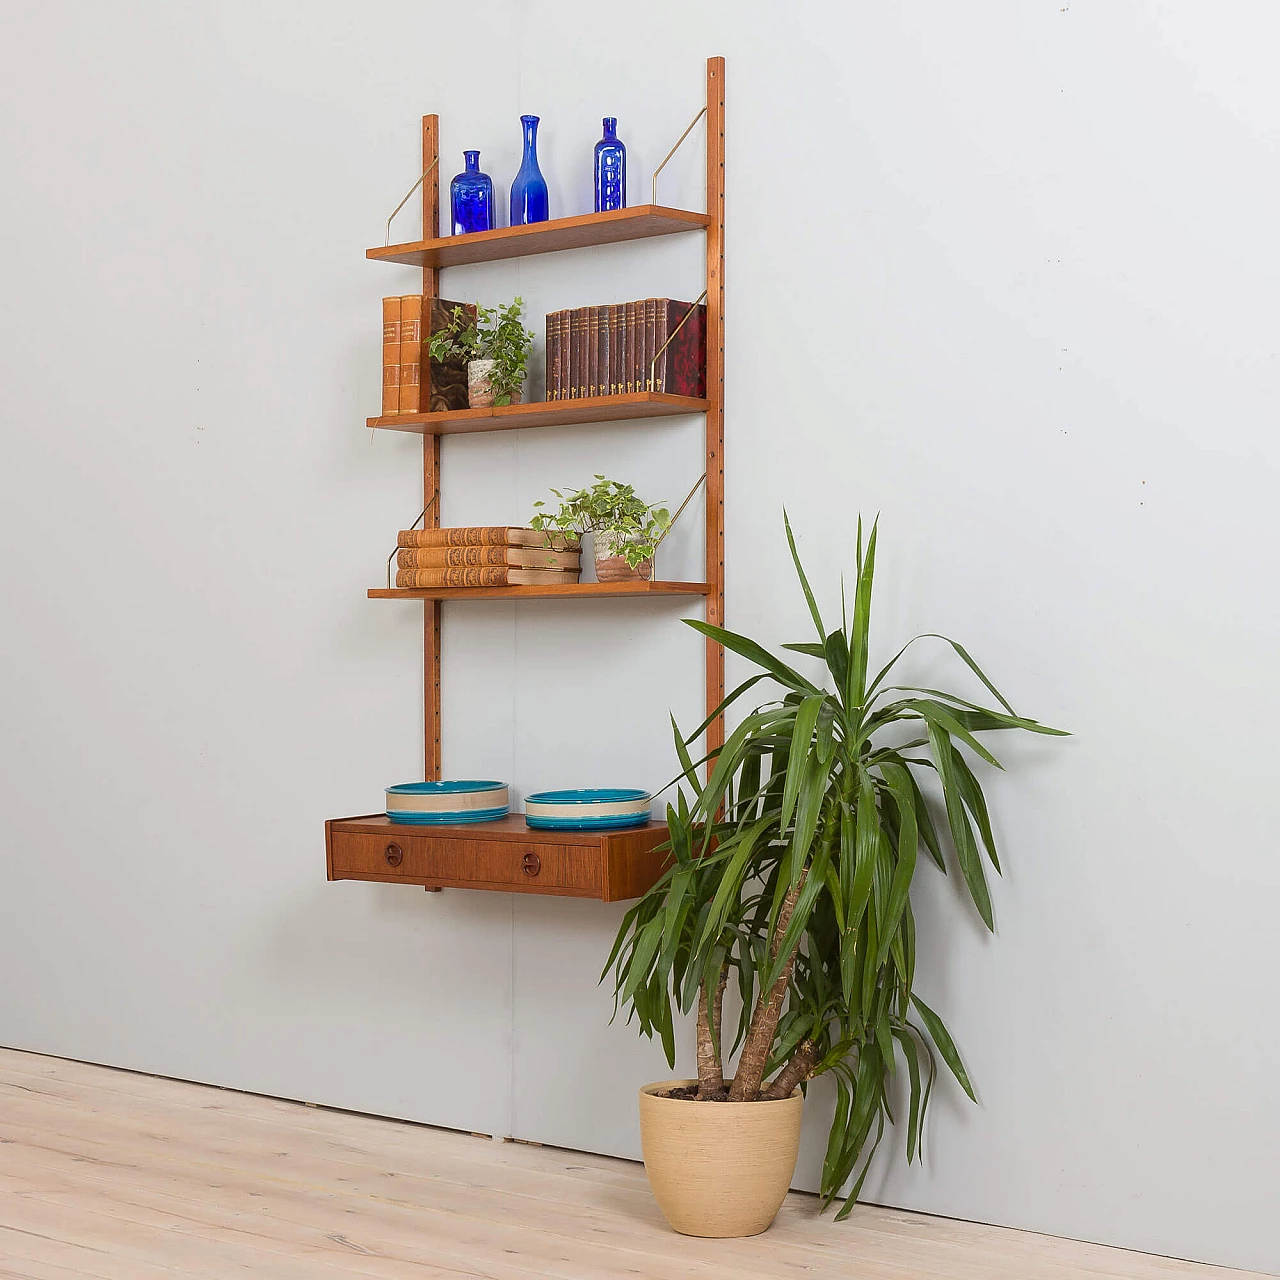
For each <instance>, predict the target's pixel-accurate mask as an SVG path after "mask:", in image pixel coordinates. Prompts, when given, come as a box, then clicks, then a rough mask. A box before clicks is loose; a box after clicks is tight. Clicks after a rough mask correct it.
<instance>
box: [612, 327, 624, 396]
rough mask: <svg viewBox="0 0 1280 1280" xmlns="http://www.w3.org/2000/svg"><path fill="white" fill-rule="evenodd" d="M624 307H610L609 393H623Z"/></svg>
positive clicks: (613, 394) (615, 394)
mask: <svg viewBox="0 0 1280 1280" xmlns="http://www.w3.org/2000/svg"><path fill="white" fill-rule="evenodd" d="M621 370H622V308H621V307H620V306H618V305H617V304H614V305H612V306H610V308H609V394H610V395H611V396H617V395H621V394H622V385H621V383H622V373H621Z"/></svg>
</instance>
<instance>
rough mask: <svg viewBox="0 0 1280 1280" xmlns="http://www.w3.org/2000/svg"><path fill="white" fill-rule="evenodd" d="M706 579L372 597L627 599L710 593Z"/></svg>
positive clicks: (392, 590)
mask: <svg viewBox="0 0 1280 1280" xmlns="http://www.w3.org/2000/svg"><path fill="white" fill-rule="evenodd" d="M711 591H712V588H711V587H710V586H709V585H708V584H707V583H705V582H570V583H565V584H564V585H563V586H559V587H429V588H427V589H426V590H418V591H411V590H409V589H408V588H405V587H389V588H388V587H371V588H370V589H369V599H370V600H626V599H632V598H634V597H636V596H706V595H710V594H711Z"/></svg>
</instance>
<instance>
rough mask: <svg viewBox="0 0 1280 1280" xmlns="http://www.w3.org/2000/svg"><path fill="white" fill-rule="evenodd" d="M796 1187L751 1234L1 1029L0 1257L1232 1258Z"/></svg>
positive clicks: (529, 1163)
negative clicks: (725, 1235)
mask: <svg viewBox="0 0 1280 1280" xmlns="http://www.w3.org/2000/svg"><path fill="white" fill-rule="evenodd" d="M816 1206H817V1201H816V1200H815V1199H814V1198H813V1197H812V1196H805V1195H799V1194H792V1195H791V1196H790V1197H789V1199H788V1201H787V1204H786V1206H785V1207H784V1209H783V1210H782V1213H781V1214H780V1216H779V1218H778V1221H777V1223H776V1224H775V1225H774V1227H773V1229H772V1230H771V1231H769V1232H768V1233H767V1234H766V1235H763V1236H758V1237H756V1238H755V1239H752V1240H725V1241H719V1240H693V1239H688V1238H686V1237H683V1236H677V1235H675V1234H673V1233H672V1232H671V1231H669V1230H668V1229H667V1227H666V1226H665V1224H664V1223H663V1221H662V1217H661V1215H660V1214H659V1212H658V1209H657V1206H656V1205H655V1204H654V1202H653V1199H652V1197H651V1196H650V1194H649V1191H648V1188H647V1186H646V1184H645V1179H644V1170H643V1169H642V1168H641V1167H640V1166H639V1165H636V1164H632V1163H630V1162H629V1161H625V1160H611V1159H607V1158H605V1157H602V1156H591V1155H582V1154H579V1153H576V1152H570V1151H562V1150H559V1149H556V1148H551V1147H534V1146H525V1145H522V1144H518V1143H501V1144H500V1143H495V1142H492V1141H490V1140H488V1139H484V1138H476V1137H472V1136H470V1135H467V1134H460V1133H454V1132H451V1131H449V1130H441V1129H430V1128H425V1127H423V1126H418V1125H408V1124H400V1123H396V1122H394V1121H388V1120H377V1119H372V1118H369V1117H365V1116H356V1115H349V1114H346V1113H342V1112H333V1111H324V1110H320V1109H317V1108H313V1107H304V1106H301V1105H299V1104H297V1103H289V1102H280V1101H276V1100H274V1099H270V1098H261V1097H256V1096H253V1095H250V1094H243V1093H235V1092H231V1091H227V1090H221V1089H213V1088H208V1087H205V1086H202V1085H194V1084H185V1083H181V1082H178V1081H173V1080H163V1079H157V1078H155V1077H153V1076H142V1075H135V1074H133V1073H131V1072H125V1071H113V1070H110V1069H108V1068H104V1067H93V1066H87V1065H85V1064H82V1063H75V1062H67V1061H65V1060H62V1059H57V1058H45V1057H39V1056H36V1055H34V1054H26V1053H17V1052H14V1051H12V1050H4V1049H0V1277H5V1278H10V1277H24V1278H26V1280H80V1278H82V1277H86V1276H96V1277H103V1278H104V1280H160V1278H161V1277H174V1276H179V1277H181V1276H202V1277H224V1276H234V1277H241V1278H243V1277H249V1276H252V1277H255V1278H257V1277H270V1278H271V1280H360V1278H361V1277H386V1278H387V1280H391V1278H396V1280H398V1278H400V1277H406V1278H407V1277H414V1280H425V1278H426V1277H450V1278H454V1280H456V1278H457V1277H473V1276H483V1277H490V1278H491V1280H527V1278H528V1277H533V1276H555V1277H562V1278H563V1280H619V1278H621V1277H634V1276H643V1277H652V1278H654V1280H659V1278H660V1280H712V1278H714V1277H730V1276H732V1277H734V1278H735V1280H755V1278H757V1277H759V1278H761V1280H764V1278H766V1277H767V1278H769V1280H774V1278H776V1277H788V1278H790V1280H794V1277H796V1276H797V1275H803V1276H807V1277H811V1278H812V1280H825V1278H826V1277H833V1278H834V1277H840V1278H841V1280H850V1278H852V1277H857V1280H879V1278H881V1277H883V1278H884V1280H914V1278H916V1277H926V1276H928V1277H936V1276H946V1277H948V1278H949V1280H978V1278H979V1277H981V1280H1006V1278H1007V1280H1059V1278H1061V1280H1067V1277H1072V1278H1075V1277H1080V1276H1082V1275H1084V1276H1088V1277H1091V1278H1092V1280H1103V1278H1105V1277H1116V1278H1124V1280H1175V1278H1179V1280H1194V1278H1195V1277H1200V1278H1201V1280H1232V1278H1233V1277H1235V1278H1239V1277H1243V1276H1244V1275H1245V1273H1244V1272H1238V1271H1227V1270H1224V1269H1221V1268H1216V1267H1201V1266H1196V1265H1194V1264H1191V1263H1187V1262H1176V1261H1171V1260H1167V1259H1162V1258H1156V1257H1152V1256H1150V1255H1146V1254H1136V1253H1126V1252H1124V1251H1122V1250H1118V1249H1107V1248H1103V1247H1101V1246H1097V1245H1086V1244H1078V1243H1075V1242H1072V1241H1067V1240H1058V1239H1054V1238H1051V1237H1047V1236H1037V1235H1032V1234H1030V1233H1027V1232H1019V1231H1010V1230H1006V1229H1004V1228H999V1227H985V1226H979V1225H975V1224H972V1223H964V1222H955V1221H950V1220H947V1219H942V1218H929V1217H925V1216H923V1215H920V1214H911V1213H903V1212H899V1211H896V1210H890V1209H881V1208H876V1207H874V1206H859V1208H858V1209H857V1210H855V1212H854V1214H853V1215H852V1217H851V1218H850V1219H849V1221H848V1222H846V1223H842V1224H840V1225H838V1226H837V1225H836V1224H834V1223H833V1222H832V1221H831V1215H830V1214H828V1215H827V1216H825V1217H823V1218H819V1217H817V1215H816Z"/></svg>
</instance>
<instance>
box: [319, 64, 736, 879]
mask: <svg viewBox="0 0 1280 1280" xmlns="http://www.w3.org/2000/svg"><path fill="white" fill-rule="evenodd" d="M706 117H707V210H706V212H705V213H697V212H694V211H693V210H689V209H670V208H666V207H664V206H662V205H657V204H648V205H640V206H638V207H635V208H630V209H617V210H613V211H612V212H609V213H593V214H584V215H583V216H581V217H574V218H557V219H555V220H554V221H549V222H540V223H535V224H533V225H532V226H523V227H503V228H500V229H497V230H494V231H482V232H479V233H476V234H474V235H465V236H441V235H440V182H439V164H438V161H439V148H438V142H439V127H438V118H437V117H436V116H433V115H431V116H423V118H422V169H423V173H424V174H425V175H426V179H425V180H424V181H423V183H422V234H423V238H422V239H421V240H419V241H417V242H415V243H412V244H395V245H387V246H385V247H383V248H380V249H369V250H368V251H367V252H366V255H365V256H366V257H368V258H370V259H372V260H373V261H376V262H396V263H408V264H409V265H412V266H418V267H421V268H422V294H423V297H425V298H435V297H438V296H439V293H440V287H439V285H440V279H439V277H440V269H441V268H442V267H455V266H462V265H464V264H466V263H472V262H493V261H497V260H499V259H504V258H521V257H527V256H529V255H531V254H537V253H555V252H559V251H561V250H566V249H570V250H571V249H583V248H592V247H595V246H598V245H606V244H619V243H622V242H624V241H629V240H644V239H648V238H650V237H652V236H664V235H673V234H677V233H681V232H702V233H704V235H705V237H706V255H707V256H706V263H707V325H706V335H707V338H706V341H707V370H706V385H707V394H706V399H705V400H697V399H690V398H688V397H685V396H672V395H663V394H659V393H655V392H641V393H639V394H634V395H623V396H598V397H593V398H591V399H579V400H555V401H550V402H544V403H541V404H522V405H508V406H506V407H504V408H497V409H459V410H452V411H449V412H446V413H405V414H395V415H390V416H387V417H379V418H370V419H369V420H368V425H369V426H370V427H377V428H386V429H389V430H393V431H410V432H416V433H419V434H421V436H422V492H423V506H424V507H426V508H427V511H426V515H425V517H424V519H425V527H427V528H438V527H439V524H440V503H439V497H440V439H441V437H442V436H445V435H452V434H458V433H464V432H473V431H511V430H518V429H525V428H532V427H541V426H561V425H565V424H576V423H593V422H600V423H612V422H627V421H634V420H637V419H641V418H662V417H674V416H676V415H678V414H689V413H701V414H703V415H704V416H705V421H706V437H705V440H706V445H705V457H704V469H705V472H706V539H705V572H704V575H703V581H701V582H621V583H600V582H582V583H577V584H575V585H572V586H559V587H481V588H440V589H436V590H427V591H407V590H391V589H387V590H383V589H380V588H374V589H373V590H371V591H370V592H369V596H370V597H371V598H372V599H377V600H419V601H422V602H424V609H425V623H424V636H423V677H424V679H423V694H424V696H423V703H424V705H423V720H424V738H425V743H424V746H425V750H424V755H425V762H424V769H423V776H424V777H425V778H427V779H429V780H430V779H436V778H439V777H440V609H441V604H442V602H443V601H445V600H494V599H510V600H521V599H523V600H553V599H554V600H618V599H635V598H640V597H653V598H657V597H676V598H679V597H685V598H687V597H690V596H702V597H703V598H704V599H705V601H706V618H707V621H708V622H711V623H714V624H716V625H717V626H723V625H724V458H723V450H724V59H723V58H709V59H708V60H707V106H706ZM695 123H696V121H695ZM687 132H688V131H687V130H686V135H687ZM681 141H683V138H682V139H681ZM678 145H679V144H678V143H677V146H678ZM669 158H670V156H668V159H669ZM663 163H665V161H664V162H663ZM659 167H661V166H659ZM703 643H704V656H705V660H706V708H707V715H708V716H710V715H711V713H712V712H713V711H714V710H715V709H716V708H717V707H718V706H719V705H720V702H721V701H722V700H723V698H724V650H723V648H722V647H721V646H720V645H718V644H716V643H715V642H714V641H712V640H704V642H703ZM723 742H724V718H723V716H719V717H717V718H715V719H714V720H712V721H711V723H710V725H709V727H708V729H707V734H706V748H707V751H708V752H711V751H714V750H716V749H717V748H718V747H720V746H721V745H722V744H723ZM665 839H666V827H665V826H664V825H663V824H662V823H649V824H648V825H647V826H644V827H639V828H636V829H634V830H632V831H621V832H613V833H582V832H563V831H556V832H547V831H542V832H539V831H531V830H529V829H528V828H526V826H525V825H524V818H523V815H520V814H513V815H512V816H510V817H508V818H504V819H502V820H501V821H499V822H492V823H476V824H474V825H465V826H454V827H419V826H397V825H396V824H394V823H392V822H391V821H390V820H389V819H388V818H386V817H381V816H374V817H368V818H341V819H334V820H333V821H330V822H328V823H326V825H325V841H326V847H327V852H328V872H329V879H330V880H376V881H384V882H390V883H408V884H418V885H425V886H426V887H427V888H430V889H436V888H465V889H497V890H501V891H505V892H516V893H550V894H559V895H562V896H571V897H580V898H597V899H601V900H603V901H605V902H613V901H616V900H619V899H623V898H634V897H638V896H639V895H640V894H642V893H643V892H644V891H645V890H646V889H647V888H649V886H650V885H651V884H653V882H654V881H655V880H656V879H657V877H658V876H659V875H660V874H661V872H662V868H663V866H664V865H665V855H663V854H659V853H657V852H655V849H656V846H657V845H659V844H661V843H662V842H663V841H664V840H665Z"/></svg>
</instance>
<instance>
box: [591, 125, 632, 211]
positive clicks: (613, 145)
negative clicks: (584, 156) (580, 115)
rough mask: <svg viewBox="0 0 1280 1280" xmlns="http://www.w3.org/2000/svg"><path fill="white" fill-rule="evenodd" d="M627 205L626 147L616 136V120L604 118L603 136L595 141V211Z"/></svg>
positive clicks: (621, 207)
mask: <svg viewBox="0 0 1280 1280" xmlns="http://www.w3.org/2000/svg"><path fill="white" fill-rule="evenodd" d="M626 207H627V149H626V147H625V146H623V144H622V140H621V139H620V138H619V137H618V122H617V120H616V119H615V118H614V117H613V116H605V118H604V137H603V138H601V139H600V141H599V142H597V143H596V212H597V213H603V212H604V211H605V210H606V209H625V208H626Z"/></svg>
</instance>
